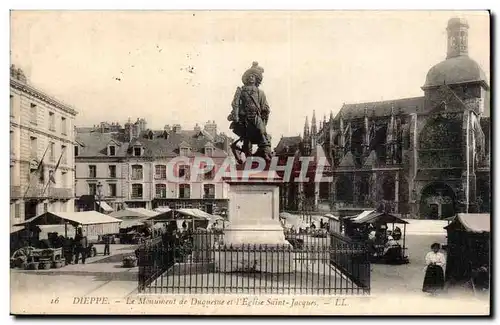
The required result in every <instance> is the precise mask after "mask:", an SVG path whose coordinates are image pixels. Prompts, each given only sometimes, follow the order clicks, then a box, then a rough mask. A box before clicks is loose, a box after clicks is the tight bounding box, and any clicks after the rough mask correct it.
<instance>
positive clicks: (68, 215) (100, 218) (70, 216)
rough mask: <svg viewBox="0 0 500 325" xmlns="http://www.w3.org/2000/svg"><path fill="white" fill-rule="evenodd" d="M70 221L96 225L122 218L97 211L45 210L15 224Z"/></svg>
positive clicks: (48, 223)
mask: <svg viewBox="0 0 500 325" xmlns="http://www.w3.org/2000/svg"><path fill="white" fill-rule="evenodd" d="M65 222H69V223H70V224H72V225H74V226H77V225H94V224H102V223H116V224H118V223H120V222H121V220H119V219H116V218H113V217H111V216H108V215H106V214H103V213H100V212H97V211H81V212H45V213H42V214H40V215H38V216H36V217H33V218H31V219H28V220H26V221H24V222H21V223H18V224H15V226H26V225H37V226H38V225H59V224H64V223H65Z"/></svg>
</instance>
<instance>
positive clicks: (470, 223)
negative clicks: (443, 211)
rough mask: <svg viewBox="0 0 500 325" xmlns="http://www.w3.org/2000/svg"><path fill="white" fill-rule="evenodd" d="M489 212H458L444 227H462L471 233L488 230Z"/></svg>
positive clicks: (489, 227) (447, 228) (448, 228)
mask: <svg viewBox="0 0 500 325" xmlns="http://www.w3.org/2000/svg"><path fill="white" fill-rule="evenodd" d="M490 219H491V216H490V214H489V213H459V214H458V215H457V217H456V218H454V219H453V221H452V222H451V223H450V224H449V225H448V226H446V227H444V229H446V230H451V229H457V228H458V229H463V230H465V231H467V232H472V233H483V232H490V229H491V226H490V222H491V221H490Z"/></svg>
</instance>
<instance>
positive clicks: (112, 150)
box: [108, 146, 116, 156]
mask: <svg viewBox="0 0 500 325" xmlns="http://www.w3.org/2000/svg"><path fill="white" fill-rule="evenodd" d="M108 156H116V147H115V146H108Z"/></svg>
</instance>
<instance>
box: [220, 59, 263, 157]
mask: <svg viewBox="0 0 500 325" xmlns="http://www.w3.org/2000/svg"><path fill="white" fill-rule="evenodd" d="M263 73H264V69H263V68H262V67H259V64H258V63H257V62H253V63H252V67H251V68H250V69H248V70H247V71H245V73H244V74H243V76H242V78H241V80H242V82H243V87H238V88H237V89H236V93H235V95H234V98H233V102H232V104H231V106H232V108H233V109H232V111H231V114H230V115H229V116H228V120H229V121H231V125H230V129H232V130H233V132H234V133H235V134H236V135H238V136H239V137H240V139H238V140H237V141H236V142H235V143H233V145H232V148H233V152H234V151H235V149H236V143H237V142H239V141H243V146H242V148H240V149H239V150H240V151H243V152H244V153H245V155H246V156H249V155H251V154H252V153H251V151H252V143H254V144H257V145H258V150H257V152H256V155H257V156H260V157H262V158H264V159H266V160H270V157H271V143H270V141H269V136H268V134H267V131H266V125H267V121H268V119H269V113H270V108H269V104H268V103H267V99H266V95H265V94H264V92H263V91H262V90H261V89H259V85H260V84H261V83H262V80H263ZM235 156H236V159H237V160H238V162H239V163H242V161H241V159H240V158H239V155H235Z"/></svg>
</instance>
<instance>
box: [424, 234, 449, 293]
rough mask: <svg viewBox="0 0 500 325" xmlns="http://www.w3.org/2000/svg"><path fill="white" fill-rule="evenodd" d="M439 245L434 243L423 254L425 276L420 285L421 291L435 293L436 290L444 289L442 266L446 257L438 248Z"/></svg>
mask: <svg viewBox="0 0 500 325" xmlns="http://www.w3.org/2000/svg"><path fill="white" fill-rule="evenodd" d="M440 249H441V245H440V244H439V243H434V244H432V245H431V250H432V251H430V252H429V253H427V255H425V265H426V268H425V277H424V284H423V287H422V291H423V292H427V293H430V294H432V295H435V294H437V293H438V291H441V290H443V289H444V267H445V265H446V259H445V257H444V254H443V253H441V252H440V251H439V250H440Z"/></svg>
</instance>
